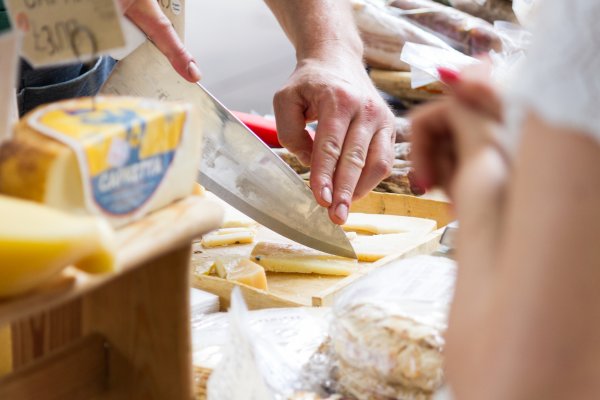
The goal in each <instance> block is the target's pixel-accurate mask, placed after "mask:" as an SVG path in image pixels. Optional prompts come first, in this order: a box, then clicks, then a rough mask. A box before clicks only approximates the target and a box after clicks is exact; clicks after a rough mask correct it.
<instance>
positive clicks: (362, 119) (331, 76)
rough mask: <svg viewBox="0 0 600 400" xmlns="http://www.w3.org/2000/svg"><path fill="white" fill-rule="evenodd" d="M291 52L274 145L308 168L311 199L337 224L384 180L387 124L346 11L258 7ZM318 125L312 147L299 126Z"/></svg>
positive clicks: (304, 1) (320, 4) (283, 3)
mask: <svg viewBox="0 0 600 400" xmlns="http://www.w3.org/2000/svg"><path fill="white" fill-rule="evenodd" d="M266 3H267V4H268V5H269V7H270V8H271V10H272V11H273V13H274V14H275V16H276V17H277V19H278V20H279V22H280V24H281V26H282V27H283V29H284V30H285V32H286V34H287V36H288V37H289V38H290V41H291V42H292V43H293V45H294V47H295V48H296V58H297V61H298V64H297V66H296V69H295V71H294V72H293V73H292V75H291V77H290V78H289V80H288V82H287V84H286V85H285V86H284V87H283V88H282V89H281V90H280V91H279V92H278V93H277V94H276V95H275V99H274V102H273V104H274V109H275V117H276V121H277V131H278V133H279V140H280V142H281V143H282V144H283V145H284V146H285V147H287V148H288V149H289V150H290V151H292V152H293V153H295V154H296V155H297V156H298V157H299V159H300V160H301V161H302V162H303V163H304V164H310V165H311V177H310V180H311V188H312V191H313V193H314V195H315V198H316V199H317V201H318V202H319V204H321V205H322V206H324V207H328V208H329V215H330V218H331V219H332V220H333V221H334V222H336V223H343V222H345V220H346V217H347V215H348V209H349V206H350V203H351V201H352V199H353V198H356V197H361V196H364V195H365V194H367V193H368V192H369V191H370V190H371V189H372V188H374V187H375V186H376V185H377V184H378V183H379V182H380V181H381V180H382V179H383V178H385V177H386V176H388V175H389V173H390V172H391V168H392V162H393V158H394V154H393V143H394V136H395V130H394V117H393V115H392V113H391V111H390V110H389V109H388V107H387V105H386V104H385V102H384V101H383V99H382V98H381V96H379V94H378V93H377V91H376V89H375V87H374V86H373V84H372V82H371V80H370V79H369V76H368V75H367V73H366V71H365V68H364V65H363V62H362V42H361V40H360V37H359V35H358V32H357V29H356V26H355V24H354V19H353V16H352V11H351V9H350V4H349V2H347V1H339V0H266ZM311 120H318V121H319V125H318V128H317V132H316V136H315V138H314V144H313V140H312V139H311V138H310V137H309V135H308V133H307V132H306V131H305V125H306V122H307V121H311Z"/></svg>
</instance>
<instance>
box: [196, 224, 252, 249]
mask: <svg viewBox="0 0 600 400" xmlns="http://www.w3.org/2000/svg"><path fill="white" fill-rule="evenodd" d="M255 236H256V231H255V230H254V229H250V228H222V229H218V230H216V231H213V232H210V233H207V234H206V235H204V236H203V237H202V241H201V242H200V243H201V244H202V247H204V248H207V249H208V248H211V247H219V246H231V245H233V244H248V243H252V242H253V241H254V237H255Z"/></svg>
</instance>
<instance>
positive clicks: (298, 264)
mask: <svg viewBox="0 0 600 400" xmlns="http://www.w3.org/2000/svg"><path fill="white" fill-rule="evenodd" d="M252 258H253V260H255V261H256V262H257V263H258V264H260V265H262V266H263V267H264V268H265V270H267V271H271V272H288V273H301V274H320V275H340V276H347V275H350V274H351V273H353V272H354V271H356V269H357V268H358V263H357V262H356V260H352V259H350V258H344V257H338V256H333V255H329V254H326V253H322V252H320V251H317V250H313V249H310V248H308V247H305V246H301V245H296V244H283V243H269V242H260V243H257V244H256V246H254V249H253V250H252Z"/></svg>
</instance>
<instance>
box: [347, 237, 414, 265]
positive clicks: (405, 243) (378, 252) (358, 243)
mask: <svg viewBox="0 0 600 400" xmlns="http://www.w3.org/2000/svg"><path fill="white" fill-rule="evenodd" d="M423 237H424V235H416V234H414V233H392V234H387V235H373V236H362V235H359V236H358V237H357V238H356V239H354V240H353V241H352V247H353V248H354V251H355V252H356V255H357V257H358V260H359V261H365V262H374V261H377V260H380V259H382V258H384V257H387V256H389V255H392V254H399V253H402V252H404V251H407V250H410V249H412V248H413V247H415V246H417V245H418V244H419V243H421V242H422V241H423Z"/></svg>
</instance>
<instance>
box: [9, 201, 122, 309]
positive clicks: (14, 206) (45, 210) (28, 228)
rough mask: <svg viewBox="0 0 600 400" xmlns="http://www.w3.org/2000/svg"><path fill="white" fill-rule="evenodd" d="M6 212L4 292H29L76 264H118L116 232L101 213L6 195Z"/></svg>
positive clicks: (96, 267)
mask: <svg viewBox="0 0 600 400" xmlns="http://www.w3.org/2000/svg"><path fill="white" fill-rule="evenodd" d="M0 215H2V224H0V260H2V262H1V263H0V297H4V296H12V295H15V294H19V293H22V292H25V291H28V290H30V289H32V288H34V287H35V286H37V285H39V284H40V283H42V282H44V281H46V280H47V279H49V278H51V277H52V276H53V275H55V274H57V273H58V272H59V271H60V270H62V269H63V268H64V267H66V266H68V265H70V264H73V263H74V264H75V266H77V267H79V268H81V269H83V270H85V271H87V272H94V273H99V272H108V271H111V270H113V268H114V266H115V240H114V237H113V231H112V229H111V228H110V227H109V226H108V225H107V223H106V222H105V221H104V220H102V219H100V218H96V217H87V216H86V217H84V216H74V215H71V214H67V213H63V212H61V211H58V210H55V209H52V208H49V207H45V206H42V205H39V204H36V203H32V202H30V201H24V200H17V199H12V198H9V197H6V196H0Z"/></svg>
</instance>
